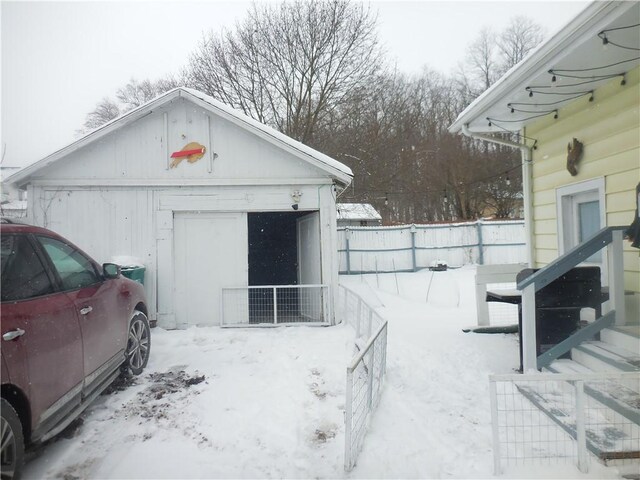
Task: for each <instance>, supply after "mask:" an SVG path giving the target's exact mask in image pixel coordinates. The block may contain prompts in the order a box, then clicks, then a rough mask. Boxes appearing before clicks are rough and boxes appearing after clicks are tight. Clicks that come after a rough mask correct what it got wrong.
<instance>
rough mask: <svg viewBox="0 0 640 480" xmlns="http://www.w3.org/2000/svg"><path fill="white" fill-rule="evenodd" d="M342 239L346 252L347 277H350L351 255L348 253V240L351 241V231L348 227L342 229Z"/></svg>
mask: <svg viewBox="0 0 640 480" xmlns="http://www.w3.org/2000/svg"><path fill="white" fill-rule="evenodd" d="M344 238H345V241H346V250H347V252H346V253H347V275H351V253H350V251H349V240H350V239H351V230H349V227H346V228H345V229H344Z"/></svg>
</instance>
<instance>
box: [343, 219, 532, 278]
mask: <svg viewBox="0 0 640 480" xmlns="http://www.w3.org/2000/svg"><path fill="white" fill-rule="evenodd" d="M338 245H339V248H338V254H339V256H340V273H341V274H347V275H351V274H360V273H383V272H387V273H388V272H412V271H413V272H415V271H416V270H418V269H420V268H427V267H429V266H431V263H432V262H434V261H436V260H444V261H446V262H447V263H448V264H449V265H466V264H473V263H477V264H480V265H483V264H489V265H490V264H496V263H522V262H525V261H526V250H525V231H524V221H523V220H504V221H496V220H492V221H483V220H478V221H476V222H467V223H446V224H437V225H399V226H393V227H345V228H339V229H338Z"/></svg>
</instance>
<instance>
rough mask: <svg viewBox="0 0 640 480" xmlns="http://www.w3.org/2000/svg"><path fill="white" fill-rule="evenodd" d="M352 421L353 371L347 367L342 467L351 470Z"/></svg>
mask: <svg viewBox="0 0 640 480" xmlns="http://www.w3.org/2000/svg"><path fill="white" fill-rule="evenodd" d="M352 422H353V372H352V371H351V370H350V369H349V367H347V398H346V402H345V411H344V436H345V439H344V469H345V470H346V471H347V472H349V471H351V468H352V467H353V465H352V462H353V460H352V455H353V454H352V451H351V441H352V440H351V429H352Z"/></svg>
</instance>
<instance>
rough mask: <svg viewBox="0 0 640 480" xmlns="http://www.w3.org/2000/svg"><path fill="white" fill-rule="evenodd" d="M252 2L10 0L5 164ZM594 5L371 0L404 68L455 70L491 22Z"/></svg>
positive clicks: (180, 54)
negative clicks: (471, 45) (55, 0)
mask: <svg viewBox="0 0 640 480" xmlns="http://www.w3.org/2000/svg"><path fill="white" fill-rule="evenodd" d="M249 5H250V3H249V2H243V1H233V2H230V1H200V2H166V1H163V2H159V1H147V2H30V1H16V2H10V1H6V0H2V3H1V4H0V15H1V27H2V37H1V41H2V52H1V54H2V70H1V73H2V76H1V81H2V88H1V90H2V99H1V102H2V103H1V104H0V108H1V110H2V117H1V121H2V123H1V138H0V141H1V142H2V146H3V148H4V149H6V152H5V157H4V161H3V166H24V165H27V164H29V163H32V162H34V161H36V160H39V159H41V158H43V157H45V156H47V155H49V154H50V153H53V152H54V151H56V150H58V149H60V148H62V147H64V146H66V145H67V144H69V143H71V142H72V141H73V140H74V139H75V138H76V131H77V130H78V129H79V128H80V127H81V126H82V124H83V122H84V120H85V116H86V114H87V113H88V112H89V111H91V110H92V109H93V107H94V106H95V104H96V103H97V102H98V101H99V100H100V99H101V98H102V97H104V96H110V97H113V96H114V94H115V91H116V89H117V88H118V87H120V86H123V85H124V84H126V83H127V82H128V81H129V79H131V78H136V79H139V80H141V79H145V78H150V79H152V80H155V79H157V78H158V77H160V76H164V75H165V74H168V73H173V72H177V71H179V70H180V68H181V67H182V66H183V65H184V64H185V62H186V59H187V57H188V55H189V53H190V52H191V51H192V50H193V49H194V48H195V46H196V44H197V43H198V41H199V39H200V38H201V37H202V32H204V31H209V30H213V31H219V30H220V29H222V28H224V27H227V28H229V27H233V25H234V23H235V21H236V20H239V19H241V18H243V16H244V14H245V12H246V10H247V9H248V7H249ZM586 5H587V2H584V1H582V2H576V1H563V2H558V1H554V2H541V1H537V2H532V1H528V2H524V1H522V2H521V1H513V0H512V1H492V2H487V1H466V2H461V1H446V2H443V1H439V2H437V1H426V0H422V1H384V2H383V1H373V2H372V3H371V6H372V8H374V9H377V10H378V23H379V38H380V40H381V42H382V43H383V45H384V46H385V47H386V50H387V53H388V59H389V60H391V61H395V62H396V64H397V67H398V69H399V70H400V71H404V72H407V73H413V72H419V71H420V70H421V69H422V68H423V67H424V66H428V67H430V68H432V69H435V70H438V71H441V72H443V73H450V72H451V71H452V70H453V69H454V68H455V67H456V65H457V63H458V62H460V61H462V60H463V59H464V56H465V48H466V46H467V45H468V44H469V43H470V42H471V41H473V39H474V38H475V36H476V35H477V33H478V31H479V30H480V29H481V28H482V27H483V26H489V27H492V28H494V29H495V30H501V29H502V28H503V27H504V26H505V25H506V24H507V23H508V22H509V19H510V18H511V17H513V16H516V15H526V16H528V17H530V18H532V19H533V20H535V21H536V22H538V23H540V24H541V25H543V26H544V27H545V28H546V30H547V34H552V33H554V32H555V31H557V30H558V29H559V28H560V27H562V26H563V25H564V24H566V23H567V22H568V21H569V20H571V18H573V17H574V16H575V15H576V14H577V13H578V12H579V11H580V10H582V9H583V8H584V7H585V6H586Z"/></svg>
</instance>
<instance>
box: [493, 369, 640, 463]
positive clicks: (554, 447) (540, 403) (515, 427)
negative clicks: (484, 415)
mask: <svg viewBox="0 0 640 480" xmlns="http://www.w3.org/2000/svg"><path fill="white" fill-rule="evenodd" d="M489 381H490V395H491V420H492V427H493V453H494V469H495V474H496V475H499V474H500V473H501V472H502V467H503V466H504V465H507V466H523V465H536V464H539V465H558V464H561V463H570V462H571V463H574V464H576V465H577V466H578V468H579V470H580V471H582V472H585V473H586V472H587V471H588V469H589V462H590V460H591V459H592V458H593V456H595V457H598V458H599V459H600V460H601V461H603V462H605V463H606V464H611V463H612V462H615V463H616V464H617V465H621V466H623V467H624V465H626V464H629V463H630V462H637V461H638V453H639V452H640V424H639V423H640V419H639V417H640V414H639V409H638V407H639V406H640V404H639V403H640V395H639V393H638V391H639V389H638V387H639V386H640V372H624V373H622V372H603V373H566V374H565V373H533V374H526V375H521V374H512V375H491V376H490V377H489ZM589 453H591V454H593V455H589ZM635 465H637V463H636V464H635Z"/></svg>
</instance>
